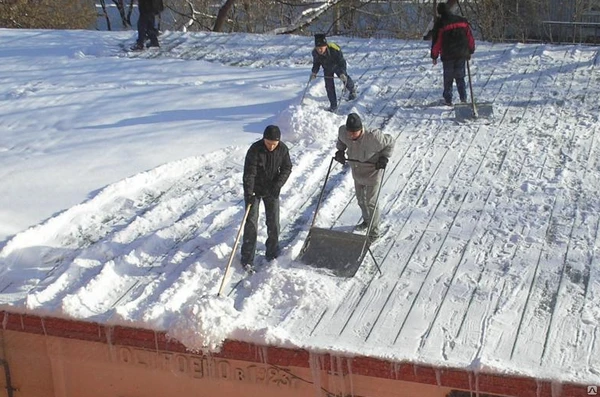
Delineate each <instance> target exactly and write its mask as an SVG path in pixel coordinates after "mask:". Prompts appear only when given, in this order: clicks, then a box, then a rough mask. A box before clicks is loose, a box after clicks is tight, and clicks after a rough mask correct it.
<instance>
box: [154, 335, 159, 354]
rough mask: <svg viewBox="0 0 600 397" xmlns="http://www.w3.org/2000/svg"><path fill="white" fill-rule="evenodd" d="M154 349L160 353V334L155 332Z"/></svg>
mask: <svg viewBox="0 0 600 397" xmlns="http://www.w3.org/2000/svg"><path fill="white" fill-rule="evenodd" d="M154 349H155V350H156V353H158V333H157V332H156V331H154Z"/></svg>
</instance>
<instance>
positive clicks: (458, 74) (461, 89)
mask: <svg viewBox="0 0 600 397" xmlns="http://www.w3.org/2000/svg"><path fill="white" fill-rule="evenodd" d="M443 64H444V93H443V94H442V95H443V96H444V100H445V101H446V102H452V83H454V81H456V89H457V90H458V96H459V98H460V100H461V101H462V102H464V101H466V100H467V89H466V86H465V64H466V61H465V60H464V59H449V60H445V61H444V62H443Z"/></svg>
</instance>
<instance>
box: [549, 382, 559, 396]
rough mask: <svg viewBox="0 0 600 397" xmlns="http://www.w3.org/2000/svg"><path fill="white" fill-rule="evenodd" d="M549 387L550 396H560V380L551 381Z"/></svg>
mask: <svg viewBox="0 0 600 397" xmlns="http://www.w3.org/2000/svg"><path fill="white" fill-rule="evenodd" d="M550 388H551V390H552V393H551V394H552V397H560V396H561V394H562V383H560V382H552V383H551V384H550Z"/></svg>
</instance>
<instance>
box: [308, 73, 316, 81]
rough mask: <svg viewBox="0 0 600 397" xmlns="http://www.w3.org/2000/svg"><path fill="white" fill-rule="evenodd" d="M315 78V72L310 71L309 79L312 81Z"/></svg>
mask: <svg viewBox="0 0 600 397" xmlns="http://www.w3.org/2000/svg"><path fill="white" fill-rule="evenodd" d="M316 78H317V74H316V73H311V74H310V79H309V81H313V80H314V79H316Z"/></svg>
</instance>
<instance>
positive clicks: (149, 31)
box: [137, 13, 158, 45]
mask: <svg viewBox="0 0 600 397" xmlns="http://www.w3.org/2000/svg"><path fill="white" fill-rule="evenodd" d="M154 23H155V15H154V14H152V13H140V18H139V19H138V24H137V28H138V38H137V42H138V44H141V45H144V43H145V42H146V40H150V43H151V44H152V45H157V44H158V29H156V27H155V26H154Z"/></svg>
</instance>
